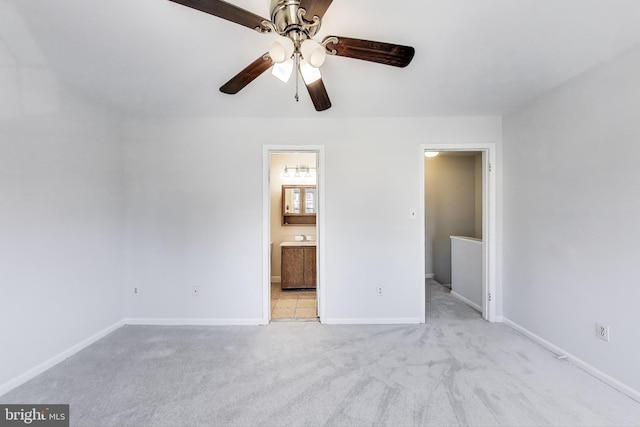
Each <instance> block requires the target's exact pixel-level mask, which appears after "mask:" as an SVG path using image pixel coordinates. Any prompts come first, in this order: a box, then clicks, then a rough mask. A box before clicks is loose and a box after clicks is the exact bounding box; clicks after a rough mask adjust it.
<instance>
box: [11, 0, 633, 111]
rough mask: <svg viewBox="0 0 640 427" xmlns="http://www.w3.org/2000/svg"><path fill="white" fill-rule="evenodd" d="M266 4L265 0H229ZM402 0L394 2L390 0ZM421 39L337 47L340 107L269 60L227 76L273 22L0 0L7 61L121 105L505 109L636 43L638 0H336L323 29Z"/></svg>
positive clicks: (134, 5) (60, 1)
mask: <svg viewBox="0 0 640 427" xmlns="http://www.w3.org/2000/svg"><path fill="white" fill-rule="evenodd" d="M231 3H233V4H235V5H238V6H240V7H243V8H245V9H247V10H250V11H252V12H254V13H257V14H259V15H261V16H264V17H267V16H268V12H267V9H268V7H267V3H268V0H231ZM393 6H395V8H394V7H393ZM327 34H334V35H342V36H350V37H356V38H365V39H370V40H379V41H386V42H392V43H399V44H407V45H411V46H414V47H415V48H416V56H415V58H414V60H413V62H412V63H411V64H410V65H409V67H407V68H404V69H400V68H395V67H388V66H384V65H379V64H374V63H368V62H363V61H358V60H354V59H349V58H341V57H329V58H328V59H327V62H326V64H325V65H324V66H323V68H322V73H323V79H324V82H325V85H326V87H327V90H328V92H329V96H330V97H331V100H332V103H333V107H332V108H331V109H330V110H328V111H326V112H323V113H317V112H315V110H314V109H313V106H312V104H311V101H310V100H309V97H308V95H307V93H306V89H305V88H304V87H303V86H301V88H300V89H301V90H300V91H301V97H300V98H301V100H300V102H299V103H297V104H296V102H295V101H294V100H293V95H294V92H295V85H294V84H293V83H292V82H290V83H289V84H288V85H283V84H282V83H281V82H279V81H278V80H276V79H275V78H273V77H272V76H271V75H270V74H269V73H265V74H264V75H262V76H260V77H259V78H258V79H257V80H256V81H254V82H253V83H252V84H251V85H249V86H248V87H247V88H245V89H244V90H243V91H241V92H240V93H239V94H238V95H234V96H230V95H225V94H222V93H220V92H219V90H218V88H219V87H220V86H221V85H222V84H223V83H225V82H226V81H227V80H228V79H229V78H231V77H232V76H233V75H235V74H236V73H237V72H239V71H240V70H241V69H242V68H244V67H245V66H246V65H248V64H249V63H250V62H252V61H253V60H254V59H256V58H258V57H259V56H260V55H262V54H263V53H264V52H266V50H267V45H268V43H269V41H270V39H271V37H272V36H268V35H262V34H259V33H257V32H254V31H252V30H250V29H248V28H245V27H242V26H239V25H236V24H233V23H229V22H227V21H224V20H221V19H219V18H216V17H213V16H210V15H207V14H204V13H201V12H198V11H194V10H191V9H189V8H186V7H184V6H181V5H179V4H175V3H172V2H169V1H167V0H0V70H2V69H3V68H4V69H5V70H6V69H8V68H12V67H13V68H28V67H42V68H47V69H49V70H51V71H52V72H53V74H54V75H55V78H56V79H57V80H58V81H59V82H61V83H64V84H66V85H67V86H70V87H72V88H75V89H77V90H79V91H81V92H83V93H85V94H86V95H88V96H90V97H92V98H95V99H97V100H99V101H101V102H105V103H108V104H110V105H113V106H115V107H117V108H119V109H122V110H124V111H126V112H132V113H141V114H158V115H165V114H170V115H197V116H204V115H207V116H208V115H213V116H251V117H270V116H293V117H303V116H304V117H309V116H311V117H318V116H320V117H348V116H443V115H454V116H464V115H500V114H503V113H505V112H507V111H509V110H510V109H512V108H514V107H516V106H517V105H518V104H520V103H522V102H524V101H526V100H529V99H532V98H534V97H536V96H538V95H540V94H541V93H543V92H545V91H547V90H549V89H551V88H553V87H554V86H557V85H559V84H561V83H563V82H565V81H566V80H568V79H570V78H572V77H574V76H575V75H577V74H579V73H581V72H583V71H585V70H587V69H588V68H590V67H592V66H594V65H596V64H598V63H600V62H603V61H606V60H608V59H610V58H612V57H614V56H616V55H617V54H619V53H621V52H623V51H625V50H627V49H629V48H630V47H632V46H634V45H635V44H638V43H640V1H638V0H606V1H604V0H407V1H404V2H399V1H382V0H335V1H334V2H333V5H332V6H331V7H330V9H329V11H328V12H327V14H326V15H325V19H324V21H323V26H322V29H321V31H320V33H319V35H318V37H316V39H318V38H321V37H323V36H325V35H327Z"/></svg>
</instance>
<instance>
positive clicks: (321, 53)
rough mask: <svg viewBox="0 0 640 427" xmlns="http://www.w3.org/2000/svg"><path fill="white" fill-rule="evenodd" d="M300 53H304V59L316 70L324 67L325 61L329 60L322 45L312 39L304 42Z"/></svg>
mask: <svg viewBox="0 0 640 427" xmlns="http://www.w3.org/2000/svg"><path fill="white" fill-rule="evenodd" d="M300 53H302V57H303V58H304V59H305V61H307V62H308V63H309V64H310V65H311V66H313V67H316V68H320V67H322V64H324V61H325V59H327V52H326V51H325V50H324V48H323V47H322V46H321V45H320V43H318V42H316V41H315V40H311V39H307V40H305V41H303V42H302V45H301V46H300Z"/></svg>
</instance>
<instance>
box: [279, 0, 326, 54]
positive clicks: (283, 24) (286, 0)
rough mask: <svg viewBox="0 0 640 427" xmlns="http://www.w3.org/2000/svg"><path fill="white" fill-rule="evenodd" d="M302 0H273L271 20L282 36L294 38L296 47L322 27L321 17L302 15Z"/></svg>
mask: <svg viewBox="0 0 640 427" xmlns="http://www.w3.org/2000/svg"><path fill="white" fill-rule="evenodd" d="M301 10H302V9H300V0H271V22H272V23H273V26H274V27H275V30H276V31H277V32H278V34H280V35H281V36H285V37H289V38H290V39H291V40H293V42H294V44H295V46H296V49H299V48H300V44H301V43H302V42H303V41H305V40H307V39H310V38H312V37H313V36H314V35H315V34H316V33H317V32H318V30H319V29H320V18H317V19H316V20H314V19H313V17H308V16H305V17H304V18H303V17H302V15H301V13H300V11H301Z"/></svg>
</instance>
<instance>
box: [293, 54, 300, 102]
mask: <svg viewBox="0 0 640 427" xmlns="http://www.w3.org/2000/svg"><path fill="white" fill-rule="evenodd" d="M294 55H295V57H296V65H295V68H296V71H295V72H296V102H300V97H299V96H298V79H299V78H300V57H299V56H298V54H297V53H294Z"/></svg>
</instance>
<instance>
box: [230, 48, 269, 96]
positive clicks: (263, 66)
mask: <svg viewBox="0 0 640 427" xmlns="http://www.w3.org/2000/svg"><path fill="white" fill-rule="evenodd" d="M265 58H267V59H265ZM271 65H272V63H271V58H270V57H269V55H268V54H266V53H265V54H264V55H263V56H261V57H260V58H258V59H256V60H255V61H253V62H252V63H251V64H249V66H248V67H247V68H245V69H244V70H242V71H240V72H239V73H238V74H236V75H235V76H234V77H233V78H232V79H231V80H229V81H228V82H226V83H225V84H224V85H222V87H221V88H220V92H223V93H228V94H229V95H235V94H236V93H238V92H240V91H241V90H242V89H244V87H245V86H247V85H248V84H249V83H251V82H252V81H254V80H255V79H256V78H257V77H258V76H259V75H260V74H262V73H264V72H265V71H267V70H268V69H269V68H271Z"/></svg>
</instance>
